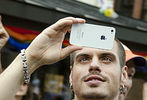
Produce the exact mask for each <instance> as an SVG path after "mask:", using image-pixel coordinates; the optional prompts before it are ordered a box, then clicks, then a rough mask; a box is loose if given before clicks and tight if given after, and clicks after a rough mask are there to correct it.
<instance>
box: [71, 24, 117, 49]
mask: <svg viewBox="0 0 147 100" xmlns="http://www.w3.org/2000/svg"><path fill="white" fill-rule="evenodd" d="M114 38H115V28H113V27H108V26H101V25H93V24H86V23H85V24H73V25H72V28H71V33H70V44H73V45H78V46H86V47H92V48H99V49H108V50H110V49H112V48H113V43H114Z"/></svg>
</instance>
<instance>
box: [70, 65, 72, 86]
mask: <svg viewBox="0 0 147 100" xmlns="http://www.w3.org/2000/svg"><path fill="white" fill-rule="evenodd" d="M69 82H70V84H72V66H70V75H69Z"/></svg>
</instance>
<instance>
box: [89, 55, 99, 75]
mask: <svg viewBox="0 0 147 100" xmlns="http://www.w3.org/2000/svg"><path fill="white" fill-rule="evenodd" d="M89 72H90V73H95V72H101V67H100V64H99V60H98V58H97V57H95V58H93V59H92V61H91V63H90V67H89Z"/></svg>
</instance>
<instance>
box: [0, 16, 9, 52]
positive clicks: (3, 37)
mask: <svg viewBox="0 0 147 100" xmlns="http://www.w3.org/2000/svg"><path fill="white" fill-rule="evenodd" d="M8 39H9V35H8V33H7V31H6V30H5V28H4V26H3V24H2V17H1V16H0V50H1V49H2V48H3V47H4V45H5V44H6V42H7V41H8Z"/></svg>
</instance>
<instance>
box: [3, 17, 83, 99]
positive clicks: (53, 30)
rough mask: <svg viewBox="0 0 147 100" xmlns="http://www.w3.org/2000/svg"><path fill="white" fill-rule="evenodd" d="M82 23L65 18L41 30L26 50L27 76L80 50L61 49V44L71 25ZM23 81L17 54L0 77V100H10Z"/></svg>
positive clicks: (19, 59)
mask: <svg viewBox="0 0 147 100" xmlns="http://www.w3.org/2000/svg"><path fill="white" fill-rule="evenodd" d="M84 22H85V20H83V19H77V18H73V17H67V18H64V19H61V20H59V21H57V22H56V23H55V24H53V25H51V26H50V27H48V28H46V29H45V30H43V31H42V32H41V33H40V34H39V35H38V36H37V37H36V38H35V39H34V40H33V42H32V43H31V44H30V46H29V47H28V48H27V49H26V56H27V65H28V66H27V67H28V73H29V75H30V74H31V73H32V72H33V71H34V70H36V69H37V68H38V67H39V66H41V65H45V64H52V63H55V62H57V61H59V60H61V59H64V58H65V57H66V56H68V55H69V54H70V53H71V52H73V51H75V50H79V49H82V48H81V47H78V46H68V47H66V48H63V49H62V42H63V39H64V36H65V34H66V33H67V31H70V29H71V25H72V24H74V23H84ZM23 81H24V80H23V66H22V60H21V55H20V54H19V55H18V56H17V57H16V58H15V60H14V61H13V62H12V63H11V64H10V65H9V66H8V68H7V69H6V70H5V71H4V72H3V73H2V74H1V75H0V100H9V99H12V97H13V96H14V95H15V93H16V92H17V90H18V89H19V87H20V85H21V84H22V83H23Z"/></svg>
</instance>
